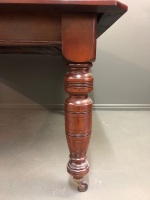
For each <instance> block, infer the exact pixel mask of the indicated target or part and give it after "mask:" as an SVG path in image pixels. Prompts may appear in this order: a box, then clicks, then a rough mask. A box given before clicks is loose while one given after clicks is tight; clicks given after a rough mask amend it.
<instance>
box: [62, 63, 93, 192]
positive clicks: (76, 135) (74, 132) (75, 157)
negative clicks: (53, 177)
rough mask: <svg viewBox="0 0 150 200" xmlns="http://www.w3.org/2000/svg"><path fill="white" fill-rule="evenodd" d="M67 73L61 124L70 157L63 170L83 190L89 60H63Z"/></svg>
mask: <svg viewBox="0 0 150 200" xmlns="http://www.w3.org/2000/svg"><path fill="white" fill-rule="evenodd" d="M67 66H68V70H69V71H68V73H67V74H66V76H65V91H66V92H67V93H68V94H69V97H68V98H67V100H66V102H65V128H66V138H67V142H68V147H69V150H70V160H69V162H68V166H67V171H68V173H69V174H70V175H72V176H73V177H74V180H76V182H77V184H78V190H79V191H80V192H84V191H86V190H87V188H88V185H87V183H86V182H84V181H83V177H84V176H85V175H86V174H87V173H88V171H89V164H88V161H87V159H86V152H87V149H88V145H89V141H90V136H91V124H92V100H91V99H90V98H89V97H88V93H89V92H91V91H92V89H93V76H92V74H91V73H89V68H90V67H91V66H92V64H91V63H79V64H77V63H75V64H73V63H71V64H67Z"/></svg>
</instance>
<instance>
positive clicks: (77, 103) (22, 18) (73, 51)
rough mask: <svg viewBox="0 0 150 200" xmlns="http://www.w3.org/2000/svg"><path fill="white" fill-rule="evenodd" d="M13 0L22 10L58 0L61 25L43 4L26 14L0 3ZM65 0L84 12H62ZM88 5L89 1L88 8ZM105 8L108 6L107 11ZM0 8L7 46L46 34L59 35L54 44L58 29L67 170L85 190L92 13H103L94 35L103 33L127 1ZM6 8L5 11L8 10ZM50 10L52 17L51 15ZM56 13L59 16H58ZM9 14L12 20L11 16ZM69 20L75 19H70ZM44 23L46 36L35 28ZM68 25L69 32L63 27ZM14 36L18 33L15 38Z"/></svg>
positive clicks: (26, 0) (0, 36)
mask: <svg viewBox="0 0 150 200" xmlns="http://www.w3.org/2000/svg"><path fill="white" fill-rule="evenodd" d="M12 4H14V6H12ZM16 4H18V5H19V4H20V5H22V6H21V9H24V5H25V4H26V5H28V6H29V4H30V5H31V4H34V5H35V6H33V7H32V8H33V9H35V7H36V4H45V5H46V4H47V5H50V7H51V5H60V6H61V7H60V10H61V11H62V12H63V14H62V26H61V24H60V17H59V16H58V13H56V16H52V15H51V14H50V13H49V11H48V10H47V11H46V10H45V9H39V10H37V11H35V10H34V11H32V9H31V11H28V12H27V10H26V12H25V13H22V12H21V10H20V9H19V11H18V10H13V12H12V11H11V12H9V11H10V10H8V9H6V10H5V9H3V8H4V7H5V6H4V7H3V6H1V5H8V7H9V6H10V8H11V9H12V7H15V9H16ZM62 5H64V6H62ZM65 5H72V9H73V8H74V7H75V5H77V6H79V7H78V9H79V10H80V11H81V7H82V11H83V12H84V11H85V10H86V12H87V13H86V14H85V13H84V15H82V12H80V13H78V12H77V13H74V14H73V16H72V17H73V18H71V15H70V14H69V13H68V11H67V12H65V13H64V8H65V7H66V6H65ZM73 5H74V6H73ZM82 5H83V6H82ZM89 5H93V6H96V7H98V8H99V9H97V11H96V10H95V11H94V12H93V11H91V12H92V13H93V14H92V15H91V13H90V14H89V13H88V11H89V10H90V9H89V8H90V6H89ZM86 6H89V7H88V11H87V8H86ZM6 7H7V6H6ZM29 7H30V6H29ZM40 7H41V6H40ZM46 7H47V6H46ZM56 7H57V6H56ZM56 7H55V8H56ZM83 7H84V8H83ZM108 7H109V9H108V10H109V11H108V10H107V8H108ZM30 8H31V7H30ZM101 8H102V9H101ZM116 8H117V9H116ZM118 8H119V9H118ZM0 9H1V22H0V28H1V32H0V40H4V39H5V41H1V42H0V45H2V44H4V43H6V44H7V45H8V47H12V46H13V45H15V44H16V43H15V42H17V43H20V45H23V44H26V43H27V44H32V45H33V42H34V45H37V44H39V42H42V41H41V40H42V39H43V40H44V43H45V40H46V39H47V40H48V41H47V42H52V41H53V40H57V41H53V42H54V44H53V45H56V42H58V41H60V40H61V35H60V31H61V33H62V46H63V48H62V50H63V52H62V53H64V56H65V57H66V60H67V61H66V66H67V67H68V72H67V73H66V75H65V78H64V83H65V84H64V88H65V91H66V92H67V93H68V95H69V97H68V98H67V100H66V101H65V119H66V120H65V128H66V137H67V142H68V147H69V150H70V160H69V163H68V166H67V171H68V172H69V174H71V175H72V176H73V177H74V178H75V179H76V180H78V183H79V186H78V190H79V191H81V192H84V191H86V190H87V188H88V185H87V183H85V182H82V181H79V179H82V178H83V177H84V176H85V175H86V174H87V173H88V171H89V165H88V162H87V160H86V152H87V149H88V145H89V141H90V136H91V126H92V100H91V99H90V98H89V97H88V93H90V92H91V91H92V90H93V76H92V74H91V73H90V72H89V69H90V67H92V63H91V61H92V60H93V59H94V58H95V48H96V23H95V22H97V17H96V16H97V14H96V15H95V13H96V12H100V13H103V15H102V16H100V17H99V18H98V19H99V24H100V25H98V27H97V28H98V35H101V34H102V33H103V32H104V31H105V30H106V29H107V28H109V27H110V26H111V25H112V24H113V23H114V22H115V21H116V20H117V19H118V18H119V17H120V16H121V15H122V14H124V12H126V10H127V6H126V5H124V4H122V3H120V2H118V1H115V0H106V1H104V0H103V1H100V0H94V1H83V0H76V1H75V0H73V1H72V0H59V1H54V0H49V1H48V0H34V1H33V0H11V1H10V0H0ZM115 9H116V10H115ZM41 10H42V11H41ZM102 10H103V12H102ZM5 11H6V12H8V15H7V13H5ZM39 11H40V12H42V15H40V16H39ZM18 12H19V13H18ZM32 12H33V13H32ZM115 12H116V13H115ZM32 14H33V15H32ZM113 14H114V15H113ZM49 15H50V16H51V17H49ZM90 15H91V16H90ZM83 16H84V17H83ZM10 17H11V18H10ZM14 17H15V18H14ZM28 17H29V19H28ZM53 17H54V19H53ZM55 17H57V20H56V19H55ZM10 19H12V21H11V20H10ZM49 19H50V20H49ZM72 21H73V22H74V23H73V24H72ZM11 22H12V23H11ZM29 22H30V23H29ZM54 22H55V23H54ZM43 23H45V25H44V30H47V31H48V33H51V34H50V35H49V34H47V33H44V35H43V30H42V29H38V27H40V26H39V25H41V24H43ZM15 24H17V27H19V30H18V29H16V28H15ZM33 25H34V26H33ZM55 25H56V27H55ZM54 27H55V28H54ZM68 27H69V30H70V31H69V30H67V28H68ZM101 29H102V30H101ZM28 30H32V31H28ZM51 30H52V31H51ZM17 31H18V32H17ZM20 33H21V34H20ZM55 37H56V38H55ZM17 38H19V40H18V39H17ZM35 40H36V41H35ZM89 41H90V42H89ZM28 42H29V43H28ZM20 45H19V46H20ZM39 48H41V47H39Z"/></svg>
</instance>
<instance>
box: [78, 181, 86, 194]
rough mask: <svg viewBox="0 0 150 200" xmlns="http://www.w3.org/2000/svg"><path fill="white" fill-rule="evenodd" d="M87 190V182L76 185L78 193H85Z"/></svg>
mask: <svg viewBox="0 0 150 200" xmlns="http://www.w3.org/2000/svg"><path fill="white" fill-rule="evenodd" d="M87 189H88V184H87V182H85V181H83V182H82V183H81V184H79V185H78V191H79V192H85V191H87Z"/></svg>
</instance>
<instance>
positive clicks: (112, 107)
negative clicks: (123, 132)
mask: <svg viewBox="0 0 150 200" xmlns="http://www.w3.org/2000/svg"><path fill="white" fill-rule="evenodd" d="M0 108H26V109H40V108H45V109H49V110H50V109H61V110H62V109H64V105H63V104H45V105H40V104H1V105H0ZM93 109H94V110H150V104H93Z"/></svg>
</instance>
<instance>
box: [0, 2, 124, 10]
mask: <svg viewBox="0 0 150 200" xmlns="http://www.w3.org/2000/svg"><path fill="white" fill-rule="evenodd" d="M0 3H4V4H7V3H10V4H11V3H12V4H59V5H61V4H62V5H63V4H66V5H67V4H68V5H97V6H102V5H115V6H116V5H119V6H122V7H123V9H126V10H127V8H128V7H127V6H126V5H125V4H123V3H121V2H119V1H116V0H92V1H90V0H89V1H87V0H85V1H83V0H82V1H81V0H59V1H58V0H0Z"/></svg>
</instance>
